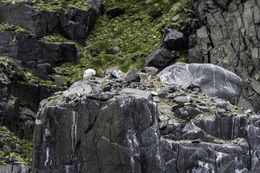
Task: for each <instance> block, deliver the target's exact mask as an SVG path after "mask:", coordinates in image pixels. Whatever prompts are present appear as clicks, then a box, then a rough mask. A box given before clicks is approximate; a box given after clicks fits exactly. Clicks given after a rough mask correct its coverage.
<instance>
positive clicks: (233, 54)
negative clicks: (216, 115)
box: [189, 0, 260, 111]
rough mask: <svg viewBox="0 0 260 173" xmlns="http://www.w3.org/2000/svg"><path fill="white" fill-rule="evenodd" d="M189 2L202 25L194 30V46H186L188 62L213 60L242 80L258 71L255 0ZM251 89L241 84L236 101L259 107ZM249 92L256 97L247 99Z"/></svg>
mask: <svg viewBox="0 0 260 173" xmlns="http://www.w3.org/2000/svg"><path fill="white" fill-rule="evenodd" d="M193 6H194V10H196V11H197V13H198V15H199V19H200V20H201V22H202V23H203V26H202V27H201V28H199V29H198V30H197V34H196V39H197V45H196V46H195V47H196V48H193V49H191V50H189V55H190V56H189V57H190V62H206V63H213V64H216V65H219V66H222V67H224V68H226V69H228V70H231V71H232V72H235V73H236V74H237V75H238V76H240V77H241V78H242V79H243V80H247V79H254V76H255V75H257V74H259V73H260V68H259V67H260V61H259V56H260V54H259V48H260V47H259V38H260V37H259V36H260V35H259V34H260V32H259V31H260V25H259V19H260V17H259V16H260V15H259V14H260V9H259V1H254V0H245V1H239V2H238V1H234V0H210V1H205V0H200V1H197V2H195V3H193ZM198 52H200V54H198V56H197V59H194V56H195V55H196V54H197V53H198ZM200 55H201V56H200ZM255 81H257V82H260V79H259V78H258V79H255ZM252 89H253V88H252V86H245V87H244V91H243V94H242V95H241V99H240V103H239V104H240V105H242V106H245V107H248V108H250V109H254V110H255V111H260V102H259V101H258V100H259V98H260V94H259V93H258V92H257V91H256V90H254V89H253V94H251V91H252ZM252 95H254V98H256V99H257V100H253V99H251V98H250V97H251V96H252Z"/></svg>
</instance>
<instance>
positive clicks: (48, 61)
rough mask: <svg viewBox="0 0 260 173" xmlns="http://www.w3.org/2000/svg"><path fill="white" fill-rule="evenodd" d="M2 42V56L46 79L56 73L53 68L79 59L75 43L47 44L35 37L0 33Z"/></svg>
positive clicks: (6, 32)
mask: <svg viewBox="0 0 260 173" xmlns="http://www.w3.org/2000/svg"><path fill="white" fill-rule="evenodd" d="M0 40H1V41H0V55H2V56H6V57H10V58H12V59H14V60H15V61H16V62H18V63H19V64H21V65H22V66H23V67H26V68H28V69H30V70H33V71H34V73H35V74H37V76H39V77H42V78H45V79H48V78H47V75H48V74H52V73H53V72H54V70H53V69H52V66H58V65H60V64H61V63H64V62H77V61H78V59H79V55H78V51H77V49H76V46H75V44H74V43H58V44H57V43H46V42H43V41H39V40H37V39H36V37H35V36H33V35H30V34H26V33H19V32H12V31H3V32H0Z"/></svg>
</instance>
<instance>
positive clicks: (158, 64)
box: [144, 45, 175, 70]
mask: <svg viewBox="0 0 260 173" xmlns="http://www.w3.org/2000/svg"><path fill="white" fill-rule="evenodd" d="M174 60H175V59H174V57H173V56H172V54H171V52H170V51H169V50H168V49H166V48H165V47H163V46H162V45H160V46H158V47H156V48H155V49H154V50H153V51H152V52H151V53H149V55H147V56H146V57H145V64H144V66H145V67H147V66H148V67H155V68H157V69H159V70H160V69H163V68H164V67H166V66H167V65H169V64H170V63H172V62H174Z"/></svg>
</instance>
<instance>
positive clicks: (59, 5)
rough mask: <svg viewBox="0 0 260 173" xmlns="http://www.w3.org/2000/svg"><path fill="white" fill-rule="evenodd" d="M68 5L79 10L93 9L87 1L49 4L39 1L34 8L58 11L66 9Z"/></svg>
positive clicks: (62, 0) (53, 1)
mask: <svg viewBox="0 0 260 173" xmlns="http://www.w3.org/2000/svg"><path fill="white" fill-rule="evenodd" d="M68 5H73V6H74V7H77V8H79V9H88V8H91V7H92V5H90V4H88V3H87V1H86V0H71V1H68V0H51V1H48V2H47V1H44V0H39V1H37V3H35V5H34V7H36V8H40V9H44V10H56V9H58V8H65V7H66V6H68Z"/></svg>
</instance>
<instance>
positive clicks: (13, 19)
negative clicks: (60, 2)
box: [0, 0, 101, 45]
mask: <svg viewBox="0 0 260 173" xmlns="http://www.w3.org/2000/svg"><path fill="white" fill-rule="evenodd" d="M88 3H89V4H90V5H92V7H93V8H88V9H84V10H81V9H78V8H76V7H74V6H67V7H64V8H66V13H65V12H64V10H62V9H58V10H55V11H48V10H41V9H35V8H34V7H33V6H31V4H29V3H27V4H26V3H18V4H8V5H2V6H0V22H9V23H11V24H13V25H18V26H20V27H23V28H25V29H27V30H29V31H31V32H33V33H34V34H35V35H36V37H37V38H40V37H43V36H46V35H50V34H54V33H60V34H62V35H63V36H65V37H66V38H68V39H70V40H74V41H77V42H79V43H80V44H82V45H84V44H85V39H86V37H87V35H88V34H89V33H90V31H91V30H92V29H93V27H94V24H95V20H96V18H97V16H98V12H99V9H100V7H101V3H100V2H99V1H98V0H93V1H88ZM47 5H48V4H46V6H47Z"/></svg>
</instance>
